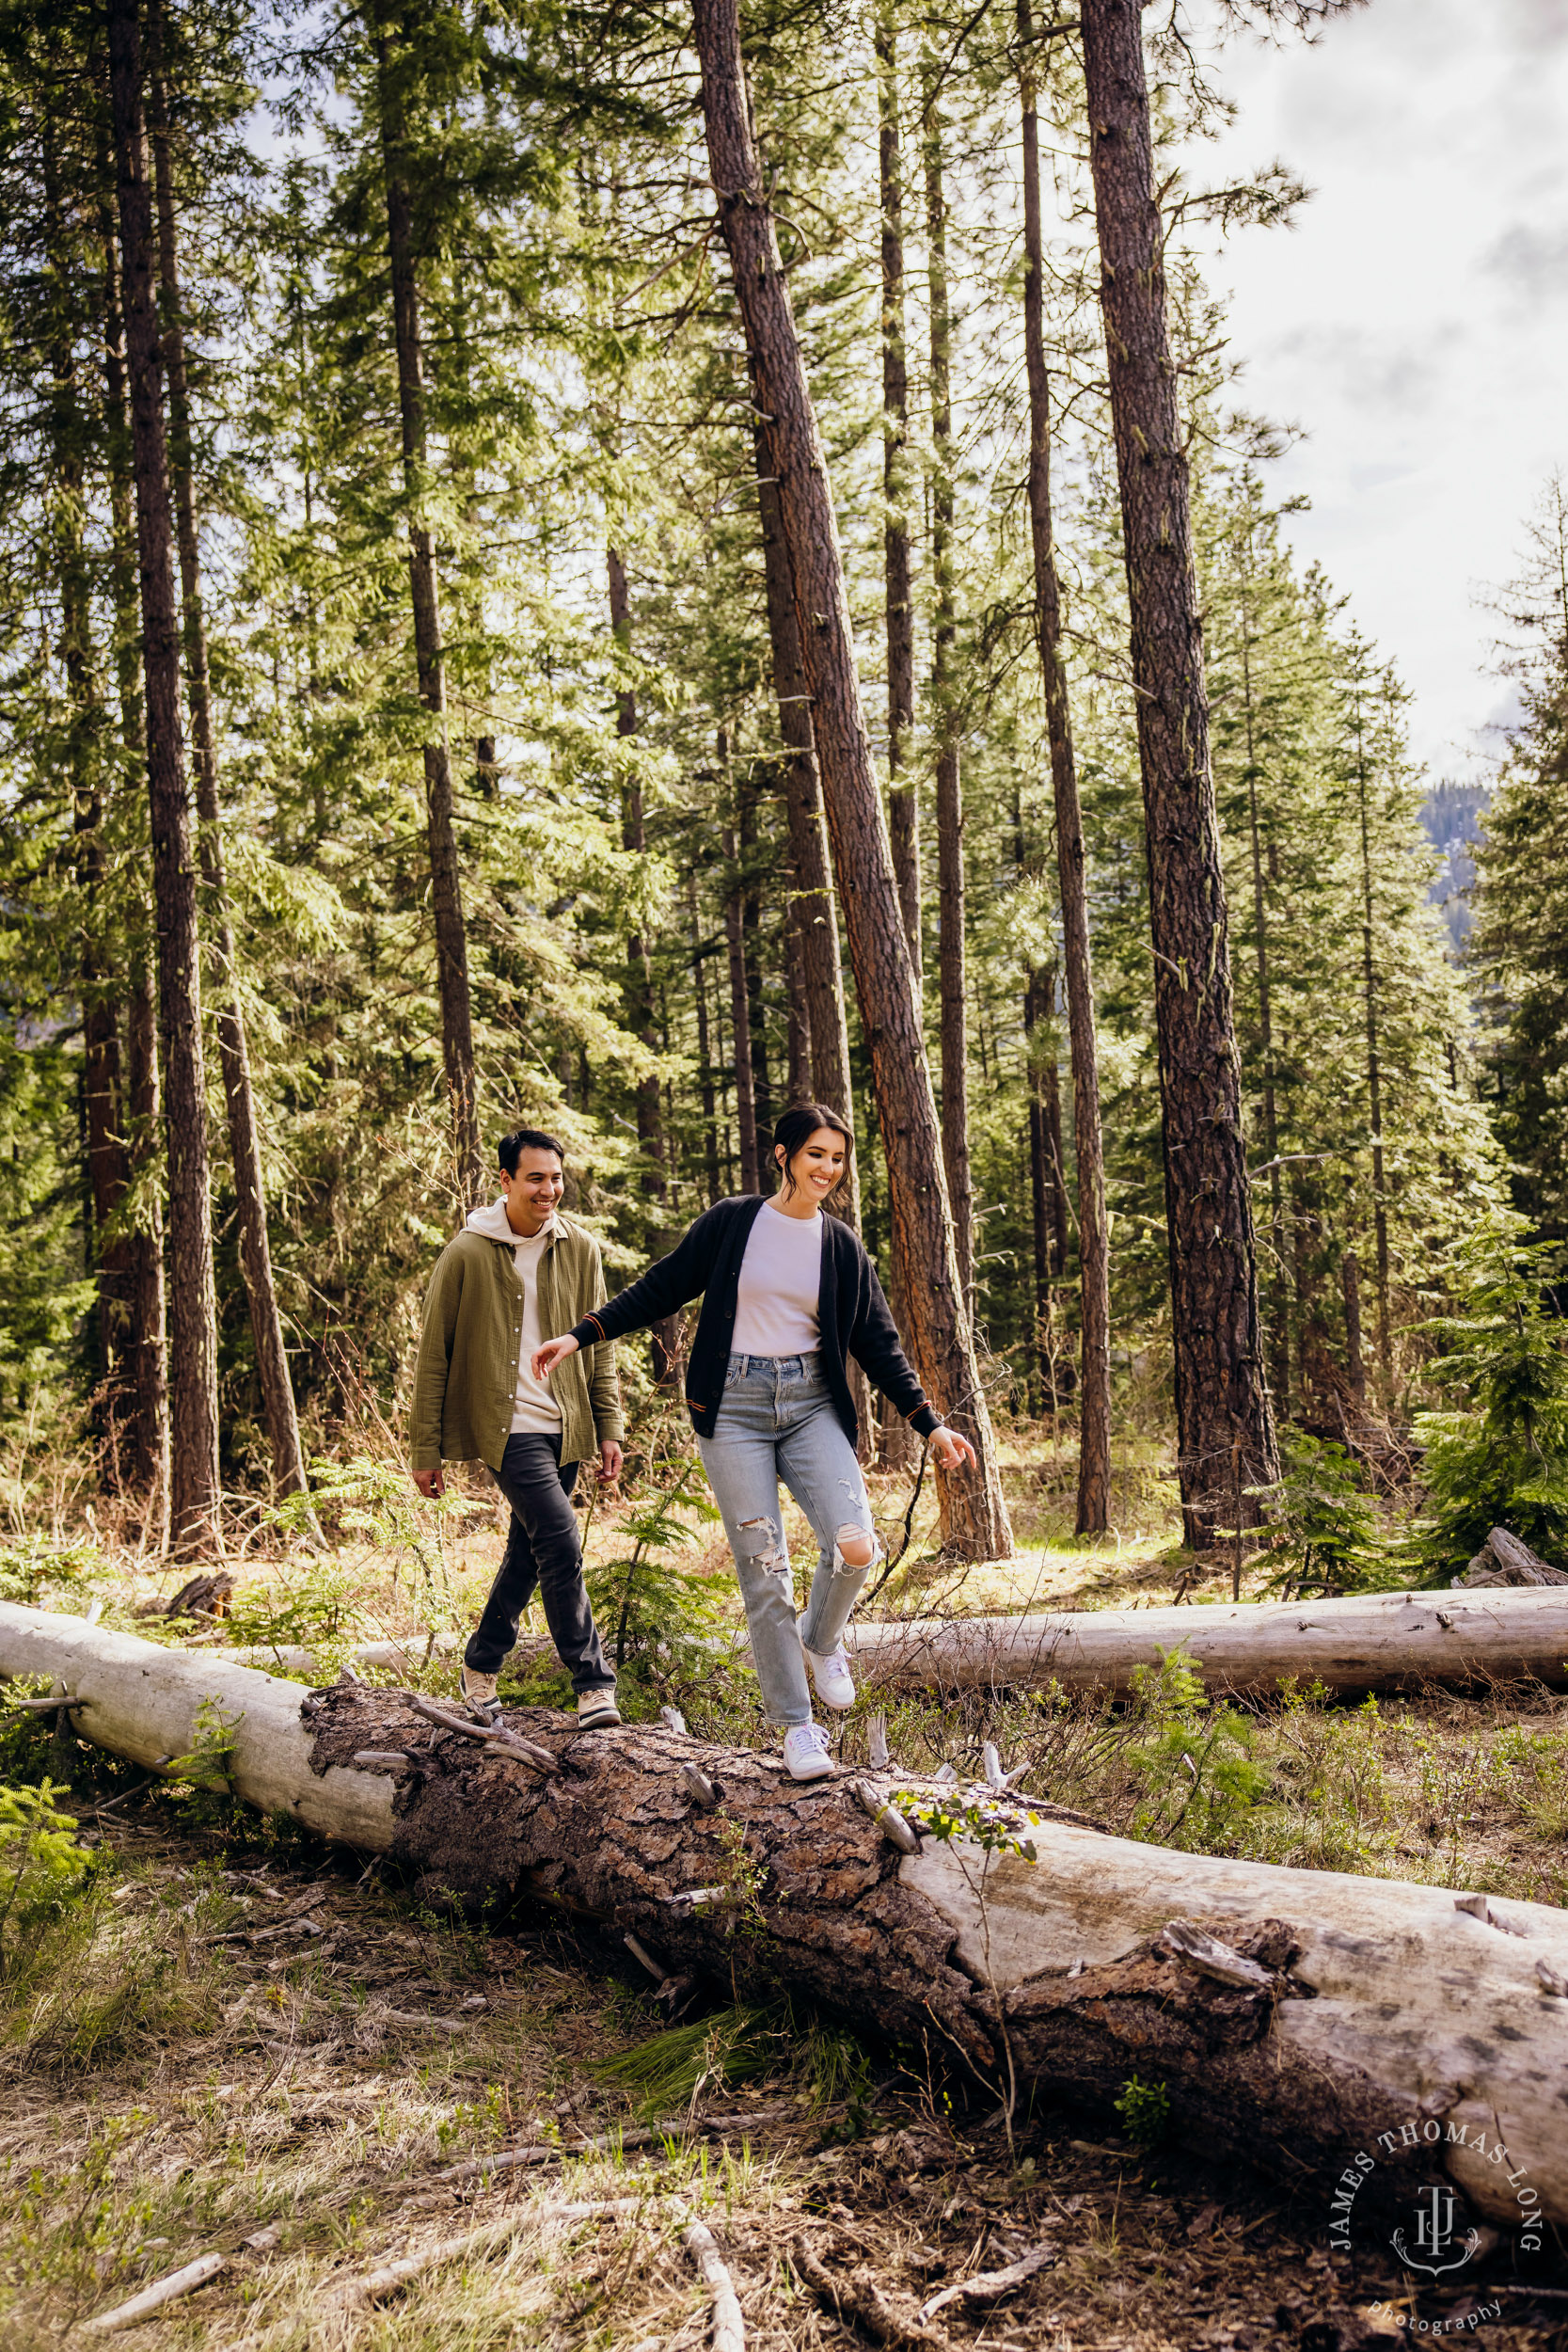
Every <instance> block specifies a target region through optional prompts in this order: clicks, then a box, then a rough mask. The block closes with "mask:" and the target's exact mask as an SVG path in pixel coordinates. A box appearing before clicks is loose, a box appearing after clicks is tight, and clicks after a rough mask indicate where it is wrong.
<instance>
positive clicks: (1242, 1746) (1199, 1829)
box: [1128, 1650, 1269, 1853]
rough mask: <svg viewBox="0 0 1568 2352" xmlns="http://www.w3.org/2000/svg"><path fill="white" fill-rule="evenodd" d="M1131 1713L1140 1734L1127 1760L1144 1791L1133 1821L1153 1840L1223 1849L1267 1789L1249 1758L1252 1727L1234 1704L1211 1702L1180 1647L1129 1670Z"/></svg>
mask: <svg viewBox="0 0 1568 2352" xmlns="http://www.w3.org/2000/svg"><path fill="white" fill-rule="evenodd" d="M1132 1719H1133V1723H1134V1724H1135V1726H1136V1729H1137V1731H1138V1732H1139V1733H1141V1735H1142V1736H1141V1738H1137V1739H1135V1740H1133V1741H1132V1743H1131V1744H1130V1747H1129V1751H1128V1762H1129V1764H1130V1765H1131V1767H1132V1770H1133V1772H1136V1773H1137V1774H1138V1775H1139V1777H1140V1778H1141V1779H1142V1780H1143V1781H1144V1783H1145V1785H1146V1788H1147V1789H1148V1794H1147V1795H1146V1797H1145V1798H1144V1800H1143V1802H1142V1803H1141V1804H1139V1805H1138V1807H1137V1809H1136V1811H1135V1812H1134V1814H1133V1816H1132V1823H1131V1825H1130V1827H1131V1834H1132V1836H1134V1837H1141V1838H1145V1839H1147V1840H1148V1842H1149V1843H1150V1844H1151V1845H1160V1846H1178V1847H1181V1848H1183V1849H1185V1850H1186V1851H1203V1852H1207V1853H1215V1852H1220V1851H1224V1850H1225V1848H1226V1847H1227V1844H1229V1843H1230V1842H1231V1841H1232V1839H1233V1837H1234V1836H1235V1834H1236V1833H1237V1831H1238V1829H1239V1828H1240V1826H1241V1824H1242V1822H1243V1819H1244V1817H1245V1816H1246V1815H1247V1814H1249V1813H1250V1811H1251V1810H1252V1808H1253V1806H1254V1805H1256V1804H1258V1803H1259V1799H1260V1798H1262V1797H1263V1796H1264V1794H1265V1793H1266V1791H1267V1789H1268V1787H1269V1774H1268V1772H1267V1770H1266V1768H1265V1767H1264V1766H1262V1765H1260V1764H1258V1763H1256V1762H1255V1761H1254V1760H1253V1755H1252V1750H1253V1744H1254V1740H1255V1738H1256V1732H1255V1727H1254V1725H1253V1724H1251V1723H1250V1722H1249V1720H1248V1719H1247V1717H1246V1716H1244V1715H1242V1714H1239V1713H1238V1712H1237V1710H1236V1708H1233V1707H1210V1706H1209V1705H1208V1704H1207V1700H1206V1694H1205V1692H1204V1688H1203V1677H1202V1676H1201V1675H1200V1674H1199V1673H1198V1671H1197V1669H1196V1666H1195V1665H1194V1664H1193V1661H1192V1660H1191V1659H1190V1658H1186V1657H1184V1656H1183V1655H1182V1653H1181V1652H1180V1650H1168V1651H1165V1652H1164V1653H1163V1655H1162V1657H1161V1660H1160V1663H1159V1664H1158V1666H1136V1667H1134V1668H1133V1672H1132Z"/></svg>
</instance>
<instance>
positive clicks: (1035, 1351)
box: [1023, 973, 1057, 1419]
mask: <svg viewBox="0 0 1568 2352" xmlns="http://www.w3.org/2000/svg"><path fill="white" fill-rule="evenodd" d="M1038 986H1039V984H1038V980H1037V976H1036V975H1035V974H1034V973H1031V974H1030V975H1029V983H1028V986H1027V988H1026V989H1025V991H1024V996H1023V1075H1024V1084H1025V1087H1026V1088H1027V1089H1028V1096H1029V1207H1030V1213H1031V1214H1030V1231H1031V1239H1032V1242H1033V1246H1034V1268H1035V1302H1034V1303H1035V1311H1034V1318H1033V1327H1032V1329H1031V1331H1030V1353H1031V1355H1032V1356H1033V1358H1034V1360H1035V1380H1036V1385H1037V1390H1038V1396H1037V1403H1038V1404H1039V1405H1040V1406H1042V1407H1043V1406H1045V1405H1046V1404H1047V1403H1049V1405H1050V1409H1051V1412H1052V1416H1053V1419H1054V1416H1055V1412H1056V1407H1057V1396H1056V1347H1055V1338H1054V1334H1053V1329H1052V1320H1053V1318H1052V1290H1051V1285H1052V1279H1053V1270H1052V1254H1053V1253H1052V1233H1053V1216H1052V1197H1051V1196H1052V1167H1051V1143H1050V1138H1049V1137H1048V1136H1047V1134H1046V1124H1045V1098H1044V1094H1043V1092H1042V1089H1041V1087H1040V1073H1039V1072H1038V1070H1037V1067H1036V1059H1035V1057H1036V1054H1037V1045H1036V1040H1035V1029H1036V1025H1037V1021H1038V1019H1039V996H1038Z"/></svg>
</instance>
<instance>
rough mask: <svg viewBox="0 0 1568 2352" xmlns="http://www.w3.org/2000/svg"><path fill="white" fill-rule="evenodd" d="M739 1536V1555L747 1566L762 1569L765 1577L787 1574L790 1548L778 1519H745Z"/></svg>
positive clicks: (737, 1539)
mask: <svg viewBox="0 0 1568 2352" xmlns="http://www.w3.org/2000/svg"><path fill="white" fill-rule="evenodd" d="M736 1557H737V1558H738V1559H741V1560H743V1561H744V1562H745V1564H746V1565H747V1566H748V1567H752V1568H760V1569H761V1570H762V1572H763V1574H764V1575H765V1576H779V1577H787V1576H788V1574H789V1548H788V1546H787V1545H786V1544H785V1542H784V1531H783V1529H782V1528H781V1527H780V1526H779V1525H778V1523H777V1521H776V1520H774V1519H742V1520H741V1522H740V1525H739V1526H738V1527H737V1528H736Z"/></svg>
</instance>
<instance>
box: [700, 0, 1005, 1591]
mask: <svg viewBox="0 0 1568 2352" xmlns="http://www.w3.org/2000/svg"><path fill="white" fill-rule="evenodd" d="M693 22H694V27H695V34H696V45H697V49H698V53H699V56H700V57H701V60H702V71H703V103H704V109H705V119H706V129H707V145H708V159H709V166H710V169H711V173H712V178H713V184H714V187H715V189H716V190H717V191H718V196H719V209H720V222H721V229H722V232H723V236H724V241H725V245H726V246H727V248H728V252H729V257H730V263H731V268H732V272H733V276H734V280H735V286H736V295H737V297H738V300H739V303H740V309H741V314H742V317H743V320H744V323H745V328H746V342H747V352H748V358H749V361H750V367H751V374H752V401H753V405H754V406H755V407H757V408H758V409H760V410H761V411H762V413H763V414H764V415H765V416H767V417H768V419H769V420H770V423H769V444H770V447H771V449H772V453H773V457H774V468H773V470H774V472H775V474H776V475H777V477H778V489H779V505H780V514H781V517H782V520H783V524H784V544H785V546H786V547H787V548H788V550H789V561H790V572H791V580H792V585H793V589H794V594H795V603H796V617H797V621H798V622H799V624H800V644H801V653H802V658H803V661H804V666H805V671H806V681H807V686H808V689H809V691H810V692H811V695H812V719H813V726H814V730H815V734H816V753H817V758H818V760H819V762H820V763H821V773H822V787H823V797H824V800H825V803H826V805H827V812H828V826H829V832H830V834H831V835H832V848H833V869H834V873H835V876H836V879H837V882H838V886H839V891H840V895H841V898H842V901H843V905H844V912H845V923H846V929H847V933H848V941H849V955H850V961H851V963H852V965H853V967H854V973H855V985H856V989H857V992H858V993H859V997H860V1008H861V1020H862V1025H863V1029H864V1033H865V1037H866V1041H867V1044H868V1046H869V1048H870V1053H871V1065H872V1075H873V1084H874V1088H875V1092H876V1097H877V1115H878V1120H879V1125H880V1129H881V1136H882V1148H883V1152H884V1153H885V1155H886V1158H887V1164H888V1183H889V1197H890V1203H891V1212H892V1226H893V1246H894V1249H895V1254H896V1257H897V1260H898V1263H899V1266H900V1269H901V1272H902V1276H903V1282H904V1292H905V1298H906V1303H907V1308H908V1313H909V1321H910V1340H911V1353H912V1355H913V1358H914V1361H915V1366H916V1369H917V1370H918V1372H919V1374H920V1376H921V1379H922V1380H923V1382H924V1383H925V1384H926V1386H927V1389H928V1390H929V1391H930V1392H931V1394H932V1397H933V1401H934V1402H935V1403H936V1404H937V1406H939V1408H941V1409H944V1410H945V1411H946V1413H947V1415H948V1418H949V1419H950V1420H951V1421H952V1422H953V1423H954V1425H955V1427H957V1428H958V1429H961V1430H962V1431H964V1433H965V1434H966V1435H968V1436H969V1437H970V1438H971V1439H972V1440H973V1442H974V1445H975V1448H976V1451H977V1454H978V1456H979V1470H978V1473H977V1474H975V1473H965V1472H959V1473H958V1475H957V1476H956V1477H954V1478H951V1479H948V1478H946V1477H942V1476H940V1475H939V1489H940V1491H941V1494H942V1505H943V1535H944V1540H945V1541H946V1543H947V1544H948V1546H949V1547H950V1549H952V1550H953V1551H955V1552H956V1553H958V1554H960V1555H961V1556H963V1557H966V1558H972V1559H986V1558H998V1557H1007V1556H1010V1554H1011V1551H1012V1533H1011V1530H1010V1529H1009V1527H1008V1525H1007V1515H1006V1506H1005V1504H1004V1502H1003V1500H1002V1486H1001V1480H1000V1477H999V1475H998V1472H997V1468H996V1453H995V1446H994V1442H993V1439H992V1436H991V1428H990V1414H989V1412H988V1411H987V1407H986V1399H985V1393H984V1391H983V1389H982V1388H981V1385H980V1372H979V1365H978V1362H977V1360H976V1358H975V1353H974V1342H973V1339H972V1337H971V1332H970V1326H969V1318H968V1316H967V1315H966V1313H965V1312H964V1302H963V1290H962V1284H961V1283H960V1281H959V1279H958V1262H957V1258H956V1256H955V1254H954V1248H953V1221H952V1216H951V1213H950V1211H949V1207H948V1202H947V1186H946V1181H945V1178H944V1175H943V1172H942V1139H941V1135H940V1132H939V1129H938V1125H937V1115H936V1103H935V1100H934V1098H933V1096H932V1092H931V1080H930V1073H929V1071H928V1069H927V1063H926V1054H925V1043H924V1040H923V1038H922V1036H921V1029H920V1019H919V1012H918V1008H917V1005H916V1001H915V993H914V988H913V983H912V975H911V968H910V962H909V957H908V953H907V942H906V941H905V940H904V933H903V923H902V917H901V914H900V910H899V903H898V894H897V888H896V884H895V880H894V873H893V861H892V854H891V851H890V850H889V846H888V834H887V827H886V824H885V823H884V821H883V818H882V812H881V804H880V802H879V797H878V793H877V786H876V778H875V774H874V772H873V768H872V760H871V746H870V741H869V739H868V737H867V735H866V730H865V721H864V716H863V711H862V708H861V699H860V684H859V680H858V678H857V676H856V674H855V662H854V641H853V635H852V630H851V623H850V617H849V607H848V600H847V594H846V589H845V580H844V565H843V560H842V557H841V555H840V552H839V546H838V532H837V528H836V525H835V522H834V519H833V510H832V496H831V494H830V491H829V485H828V475H827V458H826V453H825V452H824V450H823V448H822V442H821V437H820V435H819V433H818V431H817V426H816V416H815V413H814V411H813V408H812V403H811V394H810V390H809V389H808V387H807V384H806V379H805V373H804V369H803V366H802V363H801V358H800V342H799V340H798V338H797V335H796V332H795V322H794V318H793V315H792V313H791V310H790V304H789V295H788V292H787V289H786V287H785V284H784V278H783V276H782V275H781V264H780V258H779V249H778V242H777V238H776V236H775V234H774V229H773V219H772V214H771V211H770V208H769V205H768V198H767V196H766V193H765V191H764V189H763V187H762V185H761V183H760V182H759V178H758V173H757V167H756V155H755V151H754V149H753V146H752V135H751V129H750V125H749V122H748V119H747V110H746V99H745V85H744V76H743V70H742V65H741V57H740V34H739V24H738V21H737V17H736V0H694V5H693Z"/></svg>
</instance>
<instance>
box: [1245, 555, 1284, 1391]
mask: <svg viewBox="0 0 1568 2352" xmlns="http://www.w3.org/2000/svg"><path fill="white" fill-rule="evenodd" d="M1251 578H1252V541H1251V531H1250V526H1249V528H1248V533H1247V539H1246V543H1245V547H1244V548H1243V581H1244V583H1245V584H1244V587H1243V597H1242V714H1243V723H1244V727H1245V736H1246V787H1247V832H1248V835H1249V838H1250V841H1251V847H1252V920H1253V933H1254V947H1255V954H1256V957H1257V965H1258V1032H1259V1040H1258V1041H1259V1046H1260V1047H1261V1049H1262V1060H1263V1070H1262V1078H1263V1148H1264V1151H1265V1152H1266V1153H1267V1156H1268V1162H1269V1210H1270V1216H1269V1243H1270V1247H1271V1248H1272V1250H1273V1254H1274V1274H1273V1279H1272V1281H1271V1282H1270V1285H1269V1288H1270V1290H1271V1291H1272V1292H1273V1295H1274V1298H1275V1316H1274V1330H1273V1331H1272V1333H1271V1334H1270V1337H1271V1339H1272V1341H1273V1343H1274V1344H1273V1347H1272V1349H1271V1351H1270V1352H1271V1354H1272V1356H1273V1359H1274V1371H1273V1380H1274V1397H1275V1406H1276V1408H1277V1409H1278V1411H1279V1412H1280V1413H1282V1414H1288V1413H1289V1412H1290V1409H1291V1304H1290V1302H1291V1277H1290V1271H1289V1267H1288V1265H1287V1262H1286V1257H1285V1185H1284V1182H1283V1176H1284V1171H1283V1169H1282V1168H1280V1166H1279V1114H1278V1105H1277V1104H1276V1101H1275V1059H1274V1009H1273V1005H1272V1003H1271V999H1270V990H1269V929H1268V906H1267V900H1266V898H1265V897H1264V891H1263V835H1262V827H1261V825H1260V824H1259V816H1258V748H1257V742H1256V737H1255V730H1254V723H1253V695H1252V612H1251V608H1250V605H1249V603H1248V599H1247V595H1246V590H1247V589H1249V588H1250V586H1251Z"/></svg>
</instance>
